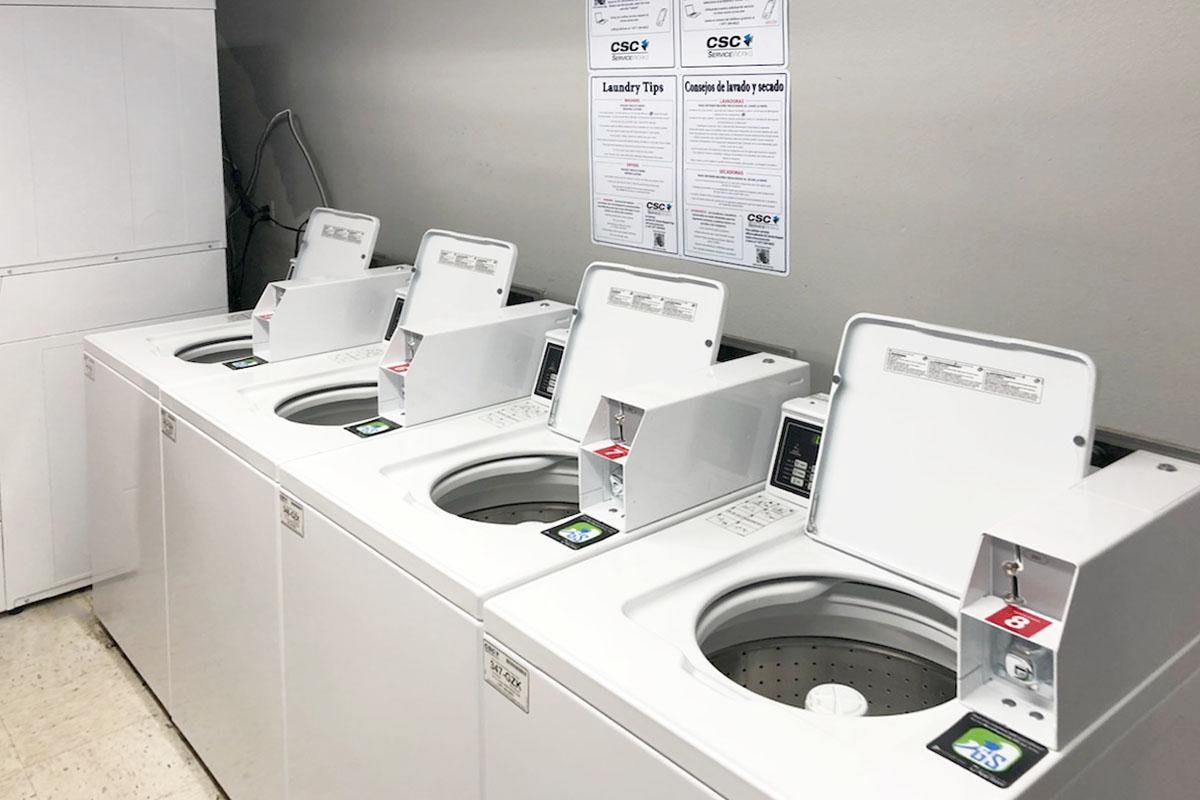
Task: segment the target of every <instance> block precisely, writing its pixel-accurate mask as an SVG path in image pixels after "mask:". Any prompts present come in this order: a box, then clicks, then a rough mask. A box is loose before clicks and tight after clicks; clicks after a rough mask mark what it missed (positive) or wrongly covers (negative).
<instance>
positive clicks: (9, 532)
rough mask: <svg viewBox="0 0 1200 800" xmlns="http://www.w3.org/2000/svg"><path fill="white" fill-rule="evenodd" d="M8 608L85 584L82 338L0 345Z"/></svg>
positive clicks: (0, 479)
mask: <svg viewBox="0 0 1200 800" xmlns="http://www.w3.org/2000/svg"><path fill="white" fill-rule="evenodd" d="M0 374H3V375H5V376H6V379H5V380H0V508H2V509H3V512H4V567H5V568H4V573H5V581H4V583H5V601H6V602H5V607H6V608H13V607H16V606H19V605H24V604H25V603H26V602H28V601H29V600H30V599H37V597H38V596H43V595H45V594H46V593H52V592H54V591H58V590H67V589H71V588H74V587H75V586H78V585H82V584H84V583H87V580H88V576H89V574H90V569H91V563H90V559H89V556H88V548H87V536H86V533H85V531H86V527H85V526H86V524H87V521H86V516H85V505H84V493H85V492H84V490H85V485H86V477H85V476H86V473H85V469H86V467H85V461H84V459H85V429H84V407H83V381H84V378H83V336H82V335H81V334H80V335H71V336H60V337H54V338H51V339H37V340H34V341H31V342H19V343H16V344H10V345H5V346H3V347H0Z"/></svg>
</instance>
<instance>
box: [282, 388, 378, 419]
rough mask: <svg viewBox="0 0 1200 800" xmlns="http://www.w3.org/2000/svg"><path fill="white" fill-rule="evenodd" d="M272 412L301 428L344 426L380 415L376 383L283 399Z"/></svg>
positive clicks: (325, 390) (317, 391) (307, 393)
mask: <svg viewBox="0 0 1200 800" xmlns="http://www.w3.org/2000/svg"><path fill="white" fill-rule="evenodd" d="M275 413H276V414H278V415H279V416H281V417H283V418H284V419H286V420H288V421H289V422H295V423H298V424H300V425H318V426H323V427H330V428H334V427H338V428H341V427H345V426H347V425H353V424H354V423H355V422H362V421H363V420H368V419H373V418H375V417H378V416H379V384H377V383H347V384H343V385H341V386H327V387H325V388H323V389H317V390H316V391H313V392H305V393H303V394H298V395H296V396H294V397H290V398H288V399H287V400H284V401H283V402H282V403H280V404H279V405H278V406H276V407H275Z"/></svg>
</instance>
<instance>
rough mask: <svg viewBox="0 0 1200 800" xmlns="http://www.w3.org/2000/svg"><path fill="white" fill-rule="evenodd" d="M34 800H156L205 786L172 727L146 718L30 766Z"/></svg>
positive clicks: (202, 778)
mask: <svg viewBox="0 0 1200 800" xmlns="http://www.w3.org/2000/svg"><path fill="white" fill-rule="evenodd" d="M29 779H30V781H31V782H32V784H33V787H34V789H35V790H36V791H37V796H38V800H77V799H78V798H84V797H112V798H128V800H160V799H161V798H165V797H169V796H172V795H174V794H177V793H179V792H183V791H186V790H192V789H197V788H207V786H206V785H210V784H208V778H207V776H206V775H205V774H204V772H203V770H202V769H201V768H200V766H199V765H198V764H197V763H196V762H195V760H194V759H193V757H192V755H191V753H189V752H188V751H187V749H186V748H185V747H183V745H182V744H181V743H180V742H179V740H178V736H177V735H176V734H175V732H174V731H173V730H172V729H169V728H167V726H166V724H165V723H163V722H162V721H161V720H158V719H146V720H144V721H143V722H139V723H136V724H134V725H131V726H129V727H126V728H122V729H121V730H118V731H115V732H113V733H111V734H108V735H107V736H104V737H102V738H100V739H98V740H96V741H94V742H92V743H91V744H87V745H84V746H82V747H79V748H76V749H74V750H71V751H70V752H67V753H63V754H61V755H58V756H55V757H54V758H51V759H48V760H46V761H43V762H41V763H40V764H37V765H36V766H34V767H32V768H30V770H29Z"/></svg>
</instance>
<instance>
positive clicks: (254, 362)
mask: <svg viewBox="0 0 1200 800" xmlns="http://www.w3.org/2000/svg"><path fill="white" fill-rule="evenodd" d="M266 363H267V362H266V360H265V359H262V358H259V357H258V356H248V357H246V358H238V359H235V360H233V361H226V362H224V364H222V366H224V367H225V368H227V369H231V370H233V371H234V372H241V371H242V370H244V369H254V368H255V367H261V366H262V365H263V364H266Z"/></svg>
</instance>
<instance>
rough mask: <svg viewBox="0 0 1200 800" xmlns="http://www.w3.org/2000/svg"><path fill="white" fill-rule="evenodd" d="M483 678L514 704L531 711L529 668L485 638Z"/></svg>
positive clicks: (526, 711) (527, 711) (523, 709)
mask: <svg viewBox="0 0 1200 800" xmlns="http://www.w3.org/2000/svg"><path fill="white" fill-rule="evenodd" d="M483 680H484V682H485V683H487V685H488V686H491V687H492V688H493V689H495V690H496V691H497V692H499V693H500V694H502V695H504V697H505V698H507V699H508V701H509V702H510V703H512V704H513V705H514V706H516V707H517V708H519V709H521V710H522V711H524V712H525V713H526V714H528V713H529V669H528V668H526V666H525V665H524V664H522V663H520V662H518V661H517V660H516V659H514V658H512V657H511V656H509V655H508V653H505V652H504V651H503V650H501V649H500V648H498V647H496V646H495V645H494V644H492V642H491V641H490V640H488V639H484V640H483Z"/></svg>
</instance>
